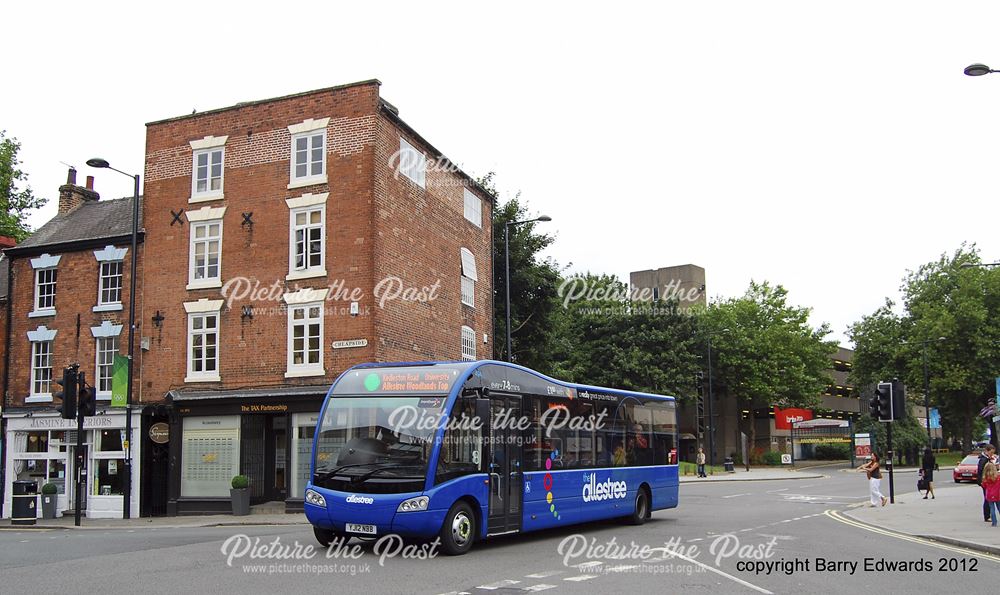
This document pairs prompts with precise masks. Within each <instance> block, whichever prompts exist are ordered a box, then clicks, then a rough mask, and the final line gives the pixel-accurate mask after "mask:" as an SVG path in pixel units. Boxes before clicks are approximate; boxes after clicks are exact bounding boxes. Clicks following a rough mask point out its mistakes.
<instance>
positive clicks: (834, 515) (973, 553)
mask: <svg viewBox="0 0 1000 595" xmlns="http://www.w3.org/2000/svg"><path fill="white" fill-rule="evenodd" d="M824 514H825V515H826V516H828V517H830V518H831V519H833V520H835V521H838V522H841V523H844V524H845V525H850V526H852V527H856V528H858V529H864V530H865V531H871V532H872V533H878V534H880V535H887V536H889V537H895V538H896V539H902V540H903V541H912V542H913V543H919V544H923V545H929V546H931V547H936V548H939V549H942V550H948V551H950V552H955V553H958V554H962V555H963V556H968V557H972V558H985V559H987V560H990V561H992V562H996V563H998V564H1000V556H996V555H994V554H990V553H987V552H982V551H979V550H972V549H969V548H965V547H961V546H957V545H950V544H947V543H942V542H940V541H934V540H932V539H925V538H923V537H915V536H913V535H907V534H905V533H899V532H897V531H891V530H889V529H882V528H881V527H875V526H873V525H869V524H866V523H863V522H861V521H856V520H854V519H849V518H847V517H845V516H843V515H841V514H840V513H839V512H837V511H836V510H827V511H826V512H825V513H824Z"/></svg>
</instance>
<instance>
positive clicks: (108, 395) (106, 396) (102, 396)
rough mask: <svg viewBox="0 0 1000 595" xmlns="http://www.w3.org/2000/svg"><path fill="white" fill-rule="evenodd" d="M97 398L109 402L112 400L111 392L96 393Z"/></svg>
mask: <svg viewBox="0 0 1000 595" xmlns="http://www.w3.org/2000/svg"><path fill="white" fill-rule="evenodd" d="M95 398H96V399H97V400H98V401H108V402H110V401H111V393H97V395H95Z"/></svg>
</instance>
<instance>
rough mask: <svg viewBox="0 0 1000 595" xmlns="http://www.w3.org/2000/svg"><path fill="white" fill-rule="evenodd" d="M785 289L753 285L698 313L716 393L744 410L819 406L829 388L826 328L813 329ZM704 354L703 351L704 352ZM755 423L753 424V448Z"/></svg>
mask: <svg viewBox="0 0 1000 595" xmlns="http://www.w3.org/2000/svg"><path fill="white" fill-rule="evenodd" d="M787 296H788V292H787V290H785V288H784V287H782V286H781V285H776V286H772V285H770V284H769V283H767V282H764V283H756V282H753V281H751V282H750V287H749V288H748V289H747V291H746V293H745V294H744V295H743V296H741V297H738V298H729V299H724V300H720V301H716V302H713V303H712V304H710V305H709V307H708V308H707V309H705V310H703V311H701V312H700V314H699V319H700V327H701V333H700V335H701V337H702V341H707V337H708V336H709V335H711V341H712V350H713V355H714V356H715V358H716V361H715V362H714V364H713V365H714V372H713V383H714V385H715V387H716V390H717V391H719V392H721V393H725V394H726V395H729V396H731V397H733V398H736V399H737V404H738V406H739V410H740V411H744V410H749V411H751V416H752V417H753V411H754V410H755V409H758V408H764V407H770V406H772V405H777V406H780V407H815V406H816V405H818V404H819V395H820V393H821V392H822V391H823V389H824V388H826V387H827V386H829V384H830V381H831V377H830V374H829V371H828V370H829V368H830V356H831V355H832V354H833V353H834V352H835V351H836V349H837V345H836V343H834V342H832V341H826V340H824V337H826V335H828V334H829V333H830V329H829V328H827V326H826V325H823V326H821V327H820V328H818V329H814V328H812V327H810V326H809V309H808V308H800V307H795V306H791V305H789V304H788V302H787ZM702 353H704V351H703V352H702ZM756 434H757V431H756V424H755V423H750V424H749V432H748V435H749V438H750V444H751V448H752V447H753V446H754V445H755V442H756V438H757V436H756Z"/></svg>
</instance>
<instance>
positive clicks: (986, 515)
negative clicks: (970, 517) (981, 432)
mask: <svg viewBox="0 0 1000 595" xmlns="http://www.w3.org/2000/svg"><path fill="white" fill-rule="evenodd" d="M995 452H996V448H994V447H993V445H992V444H987V445H986V448H984V449H983V452H981V453H979V468H978V469H977V471H976V483H977V484H979V487H980V488H982V489H983V521H985V522H987V523H990V522H993V521H992V518H991V517H992V515H990V503H989V502H988V501H987V500H986V487H985V486H984V485H983V470H984V469H986V465H987V464H989V463H992V462H993V453H995Z"/></svg>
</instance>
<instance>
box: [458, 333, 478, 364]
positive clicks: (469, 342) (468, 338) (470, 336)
mask: <svg viewBox="0 0 1000 595" xmlns="http://www.w3.org/2000/svg"><path fill="white" fill-rule="evenodd" d="M461 343H462V360H463V361H468V362H474V361H476V331H475V330H473V329H472V327H468V326H462V341H461Z"/></svg>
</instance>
